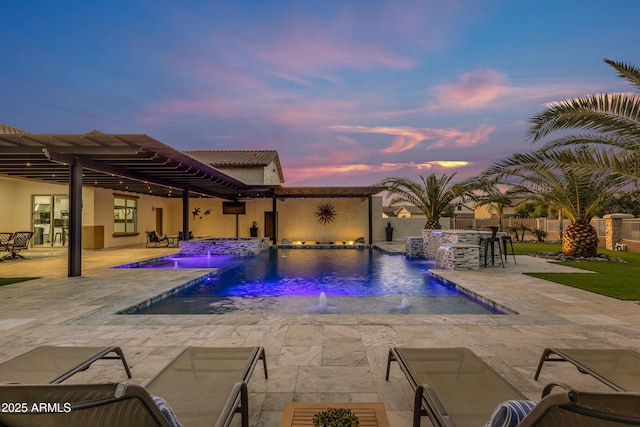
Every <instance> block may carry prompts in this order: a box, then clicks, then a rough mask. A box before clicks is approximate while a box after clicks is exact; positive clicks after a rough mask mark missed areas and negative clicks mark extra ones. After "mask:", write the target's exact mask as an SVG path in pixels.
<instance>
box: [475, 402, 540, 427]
mask: <svg viewBox="0 0 640 427" xmlns="http://www.w3.org/2000/svg"><path fill="white" fill-rule="evenodd" d="M537 403H538V402H535V401H533V400H507V401H505V402H502V403H500V404H499V405H498V406H496V409H494V411H493V413H492V414H491V416H490V417H489V421H487V423H486V424H485V425H484V427H516V426H517V425H518V424H520V422H521V421H522V420H523V419H524V417H526V416H527V414H528V413H529V412H531V409H533V407H534V406H536V404H537Z"/></svg>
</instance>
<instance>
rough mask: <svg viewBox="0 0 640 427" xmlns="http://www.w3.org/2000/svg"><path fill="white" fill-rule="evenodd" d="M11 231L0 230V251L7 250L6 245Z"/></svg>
mask: <svg viewBox="0 0 640 427" xmlns="http://www.w3.org/2000/svg"><path fill="white" fill-rule="evenodd" d="M12 237H13V233H10V232H6V231H2V232H0V251H7V245H8V244H9V242H10V241H11V238H12Z"/></svg>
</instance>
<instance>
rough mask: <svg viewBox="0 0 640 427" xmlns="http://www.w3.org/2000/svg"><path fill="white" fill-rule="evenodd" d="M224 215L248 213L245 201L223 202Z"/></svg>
mask: <svg viewBox="0 0 640 427" xmlns="http://www.w3.org/2000/svg"><path fill="white" fill-rule="evenodd" d="M222 213H223V214H224V215H244V214H245V213H246V208H245V202H222Z"/></svg>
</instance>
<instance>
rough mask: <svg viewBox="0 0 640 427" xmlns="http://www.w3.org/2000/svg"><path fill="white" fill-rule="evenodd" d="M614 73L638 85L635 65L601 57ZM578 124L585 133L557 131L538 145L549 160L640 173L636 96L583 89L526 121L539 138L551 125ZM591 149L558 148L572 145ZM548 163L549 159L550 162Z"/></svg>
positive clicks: (638, 100)
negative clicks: (591, 92) (589, 92)
mask: <svg viewBox="0 0 640 427" xmlns="http://www.w3.org/2000/svg"><path fill="white" fill-rule="evenodd" d="M604 61H605V62H606V63H607V64H609V65H610V66H612V67H613V68H615V69H616V70H617V71H618V76H619V77H621V78H623V79H625V80H627V81H628V82H629V83H631V85H633V86H635V87H636V89H640V68H637V67H634V66H632V65H629V64H625V63H624V62H616V61H611V60H609V59H605V60H604ZM578 129H582V130H585V131H587V133H578V134H571V133H570V134H569V135H563V136H560V137H558V138H556V139H554V140H552V141H550V142H548V143H547V144H546V145H545V146H543V148H542V149H543V150H546V151H551V154H550V156H549V160H550V162H551V163H553V162H563V163H566V164H571V165H574V166H577V167H581V168H583V170H598V171H601V172H610V173H617V174H620V175H624V176H627V177H628V178H630V179H631V180H637V179H638V178H640V96H639V95H638V94H631V93H611V94H597V95H586V96H583V97H581V98H576V99H568V100H564V101H561V102H556V103H554V104H552V105H550V106H549V107H548V108H547V109H545V110H544V111H543V112H541V113H540V114H538V115H536V116H535V117H533V118H532V119H531V120H530V122H529V137H530V139H531V141H532V142H534V143H535V142H538V141H540V140H542V139H544V138H545V137H546V136H547V135H549V134H551V133H554V132H556V131H573V130H578ZM584 145H588V146H590V147H591V149H590V150H588V151H587V150H563V151H562V152H557V151H555V150H556V149H558V148H567V147H572V146H584ZM551 166H552V165H551Z"/></svg>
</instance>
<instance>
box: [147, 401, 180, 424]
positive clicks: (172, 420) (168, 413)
mask: <svg viewBox="0 0 640 427" xmlns="http://www.w3.org/2000/svg"><path fill="white" fill-rule="evenodd" d="M151 398H152V399H153V401H154V403H155V404H156V406H157V407H158V409H160V412H162V415H164V416H165V418H166V419H167V421H169V424H171V427H183V425H182V424H181V423H180V421H178V417H176V414H175V413H174V412H173V409H171V406H169V404H168V403H167V401H166V400H164V399H163V398H161V397H159V396H151Z"/></svg>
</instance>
